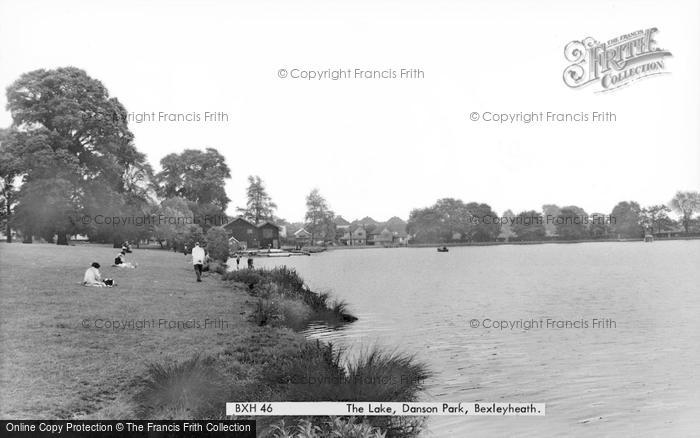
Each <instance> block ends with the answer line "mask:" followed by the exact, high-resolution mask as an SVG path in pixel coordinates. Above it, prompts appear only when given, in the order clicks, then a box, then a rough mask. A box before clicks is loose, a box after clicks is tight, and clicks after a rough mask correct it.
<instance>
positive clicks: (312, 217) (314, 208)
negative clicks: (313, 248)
mask: <svg viewBox="0 0 700 438" xmlns="http://www.w3.org/2000/svg"><path fill="white" fill-rule="evenodd" d="M333 218H335V213H333V211H332V210H330V209H329V208H328V203H327V202H326V199H325V198H324V197H323V196H321V193H320V192H319V191H318V189H313V190H312V191H311V193H309V195H308V196H307V197H306V216H305V220H306V229H307V231H309V232H310V233H311V244H312V245H313V244H314V243H315V242H316V238H318V237H322V238H326V237H327V236H333V235H334V234H335V231H334V230H335V226H334V224H333Z"/></svg>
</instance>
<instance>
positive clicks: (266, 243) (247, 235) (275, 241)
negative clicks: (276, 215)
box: [223, 217, 280, 249]
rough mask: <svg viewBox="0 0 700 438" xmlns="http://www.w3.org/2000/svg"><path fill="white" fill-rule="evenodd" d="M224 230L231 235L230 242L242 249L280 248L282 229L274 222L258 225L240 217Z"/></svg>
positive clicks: (229, 223)
mask: <svg viewBox="0 0 700 438" xmlns="http://www.w3.org/2000/svg"><path fill="white" fill-rule="evenodd" d="M223 228H224V229H225V230H226V232H227V233H228V235H229V242H231V243H235V244H236V245H237V246H238V247H239V248H241V249H250V248H263V249H264V248H279V247H280V227H278V226H277V225H275V224H273V223H272V222H269V221H266V222H262V223H260V224H258V225H256V224H254V223H252V222H251V221H249V220H246V219H244V218H242V217H238V218H236V219H234V220H232V221H230V222H228V223H227V224H225V225H224V226H223ZM231 238H233V239H234V240H231Z"/></svg>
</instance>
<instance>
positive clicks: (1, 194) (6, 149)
mask: <svg viewBox="0 0 700 438" xmlns="http://www.w3.org/2000/svg"><path fill="white" fill-rule="evenodd" d="M8 136H9V132H8V131H7V130H5V129H0V220H2V225H3V228H5V238H6V240H7V243H12V223H11V222H12V212H13V211H14V207H15V205H16V204H17V192H18V184H19V183H21V181H19V179H20V176H21V175H22V168H23V166H22V160H21V159H20V158H19V156H18V154H17V151H14V150H11V148H10V145H9V144H8V143H7V141H6V139H7V138H8Z"/></svg>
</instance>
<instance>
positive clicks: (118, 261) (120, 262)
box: [113, 251, 136, 268]
mask: <svg viewBox="0 0 700 438" xmlns="http://www.w3.org/2000/svg"><path fill="white" fill-rule="evenodd" d="M113 266H116V267H117V268H135V267H136V263H129V262H127V261H126V252H124V251H122V252H120V253H119V254H117V256H116V257H115V258H114V265H113Z"/></svg>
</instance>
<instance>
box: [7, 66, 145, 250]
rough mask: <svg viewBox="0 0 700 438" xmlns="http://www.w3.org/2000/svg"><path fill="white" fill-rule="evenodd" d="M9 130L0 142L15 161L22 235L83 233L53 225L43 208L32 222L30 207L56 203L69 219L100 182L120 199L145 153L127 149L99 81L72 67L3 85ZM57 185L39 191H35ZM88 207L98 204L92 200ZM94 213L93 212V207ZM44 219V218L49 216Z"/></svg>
mask: <svg viewBox="0 0 700 438" xmlns="http://www.w3.org/2000/svg"><path fill="white" fill-rule="evenodd" d="M7 109H8V110H9V111H10V113H11V115H12V125H11V127H10V132H9V134H8V135H7V136H6V140H5V141H3V147H5V146H4V145H5V143H8V147H9V148H11V149H12V150H13V151H15V153H16V156H17V157H19V159H20V160H21V163H22V164H21V179H22V182H23V184H27V185H28V186H27V187H26V188H24V187H23V188H22V190H20V193H19V198H18V205H17V208H16V209H17V212H18V213H19V212H20V211H21V212H22V214H17V217H16V218H15V219H14V220H13V223H14V224H15V225H16V226H17V227H19V228H20V229H21V230H23V231H24V232H25V235H26V234H27V233H29V236H30V237H31V233H32V232H33V230H32V227H35V226H39V227H40V228H41V230H42V233H43V234H44V236H45V237H48V236H49V235H51V234H52V233H53V234H56V235H57V236H58V241H57V243H59V244H67V235H68V234H70V233H75V232H82V231H83V229H82V227H81V224H79V223H75V222H74V221H73V222H71V221H70V220H68V221H67V220H64V219H63V218H62V219H61V220H57V218H56V217H55V214H53V213H50V212H49V211H48V210H46V209H39V210H36V211H37V212H42V213H41V214H42V215H43V216H42V217H33V216H37V215H31V214H30V213H31V211H32V210H33V208H32V205H34V206H36V205H40V204H41V202H42V200H43V201H45V203H46V204H47V205H60V206H61V208H62V210H61V214H66V215H67V216H68V217H71V218H74V217H76V216H78V215H84V214H86V213H87V214H91V215H94V214H96V213H98V211H86V210H85V206H86V205H87V204H89V203H90V202H88V201H89V199H88V196H89V190H88V189H89V188H90V187H93V186H95V185H100V186H102V187H105V188H107V189H109V190H111V191H114V192H116V193H119V194H122V193H124V192H125V191H126V190H127V189H126V187H125V184H124V175H125V173H128V172H130V171H131V169H135V168H141V167H142V166H145V165H146V163H145V156H144V155H143V154H141V153H140V152H138V151H137V150H136V148H135V147H134V145H133V135H132V134H131V132H130V131H129V129H128V127H127V123H126V120H127V117H126V115H127V112H126V109H125V108H124V106H123V105H122V104H121V103H120V102H119V101H118V100H117V99H116V98H113V97H110V96H109V92H108V91H107V89H106V88H105V86H104V85H103V84H102V83H101V82H100V81H98V80H96V79H93V78H91V77H90V76H88V75H87V74H86V73H85V72H84V71H83V70H80V69H78V68H75V67H66V68H58V69H55V70H44V69H40V70H35V71H32V72H29V73H25V74H23V75H22V76H20V78H19V79H17V80H16V81H15V82H14V83H12V84H11V85H10V86H9V87H8V88H7ZM52 183H55V188H53V189H52V190H46V191H44V192H42V190H41V188H42V187H46V188H51V187H52ZM91 204H93V205H94V204H96V203H95V202H92V203H91ZM98 208H99V207H98ZM47 215H48V216H47Z"/></svg>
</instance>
